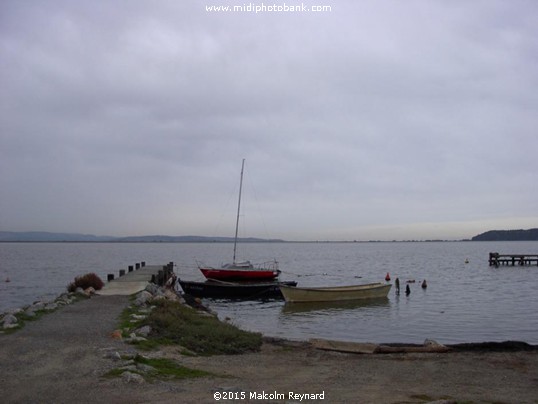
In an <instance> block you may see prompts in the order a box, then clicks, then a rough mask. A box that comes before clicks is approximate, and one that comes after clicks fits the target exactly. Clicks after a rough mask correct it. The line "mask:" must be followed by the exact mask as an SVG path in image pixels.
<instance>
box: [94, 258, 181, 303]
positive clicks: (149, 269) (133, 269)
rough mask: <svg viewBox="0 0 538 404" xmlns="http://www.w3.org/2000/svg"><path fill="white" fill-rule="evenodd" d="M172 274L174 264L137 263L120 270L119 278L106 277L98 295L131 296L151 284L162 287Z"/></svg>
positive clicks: (110, 275) (112, 275)
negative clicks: (105, 281)
mask: <svg viewBox="0 0 538 404" xmlns="http://www.w3.org/2000/svg"><path fill="white" fill-rule="evenodd" d="M173 272H174V263H173V262H170V263H169V264H168V265H148V266H146V263H145V262H141V263H137V264H135V265H131V266H129V267H128V269H127V271H126V270H125V269H120V271H119V277H118V278H115V277H114V274H109V275H108V279H107V280H108V282H107V283H106V284H105V286H104V287H103V289H101V290H100V291H97V294H99V295H108V296H111V295H132V294H134V293H138V292H140V291H142V290H144V289H145V288H146V286H147V285H148V284H149V283H150V282H151V283H156V284H157V285H159V286H164V285H165V283H166V282H167V281H168V279H169V277H170V276H171V275H172V273H173Z"/></svg>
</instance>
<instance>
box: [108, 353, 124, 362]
mask: <svg viewBox="0 0 538 404" xmlns="http://www.w3.org/2000/svg"><path fill="white" fill-rule="evenodd" d="M105 358H108V359H112V360H114V361H120V360H121V355H120V353H119V352H117V351H115V352H107V353H106V355H105Z"/></svg>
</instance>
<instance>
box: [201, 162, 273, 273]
mask: <svg viewBox="0 0 538 404" xmlns="http://www.w3.org/2000/svg"><path fill="white" fill-rule="evenodd" d="M244 168H245V159H243V163H242V165H241V180H240V182H239V202H238V203H237V219H236V222H235V237H234V255H233V261H232V263H231V264H225V265H222V266H221V267H220V268H213V267H209V266H200V265H199V266H198V268H199V269H200V271H202V273H203V274H204V276H205V277H206V278H207V279H218V280H222V281H249V280H256V281H261V280H264V281H266V280H273V279H275V278H276V277H278V275H279V274H280V270H279V269H278V262H277V261H271V262H268V263H264V264H262V265H253V264H252V263H251V262H250V261H244V262H236V260H235V257H236V252H237V233H238V229H239V213H240V211H241V190H242V188H243V170H244Z"/></svg>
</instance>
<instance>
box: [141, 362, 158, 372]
mask: <svg viewBox="0 0 538 404" xmlns="http://www.w3.org/2000/svg"><path fill="white" fill-rule="evenodd" d="M136 369H137V370H139V371H140V372H142V373H155V372H156V370H155V368H154V367H153V366H150V365H146V364H145V363H137V364H136Z"/></svg>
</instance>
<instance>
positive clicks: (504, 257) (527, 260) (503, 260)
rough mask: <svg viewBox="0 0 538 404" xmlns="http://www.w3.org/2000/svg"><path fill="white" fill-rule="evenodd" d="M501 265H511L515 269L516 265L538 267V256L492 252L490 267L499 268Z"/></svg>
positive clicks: (490, 254)
mask: <svg viewBox="0 0 538 404" xmlns="http://www.w3.org/2000/svg"><path fill="white" fill-rule="evenodd" d="M499 265H509V266H513V267H515V266H516V265H519V266H526V265H536V266H538V254H499V253H498V252H490V253H489V266H490V267H491V266H495V267H498V266H499Z"/></svg>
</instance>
